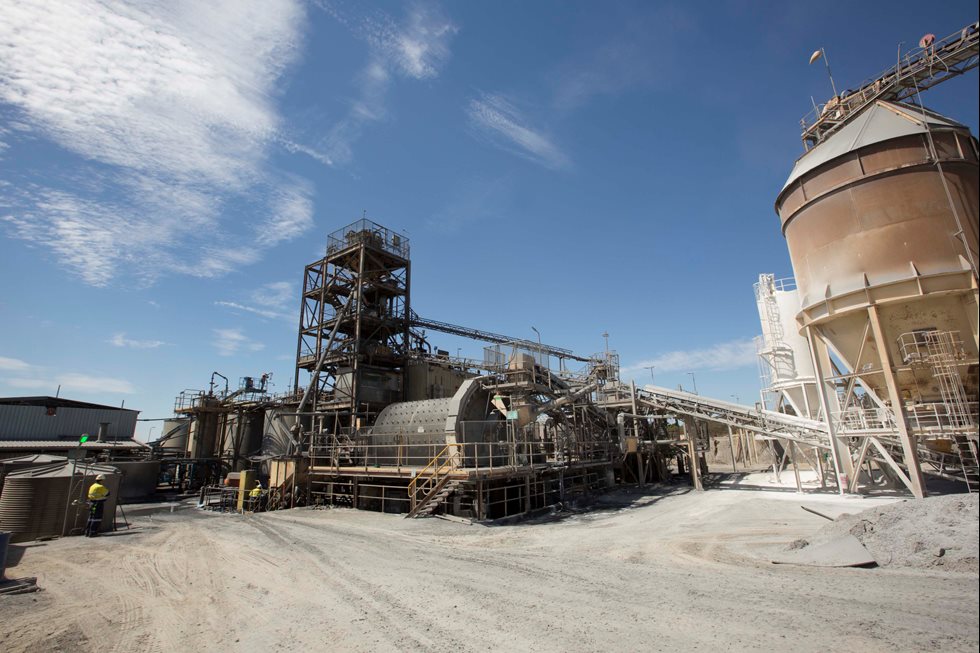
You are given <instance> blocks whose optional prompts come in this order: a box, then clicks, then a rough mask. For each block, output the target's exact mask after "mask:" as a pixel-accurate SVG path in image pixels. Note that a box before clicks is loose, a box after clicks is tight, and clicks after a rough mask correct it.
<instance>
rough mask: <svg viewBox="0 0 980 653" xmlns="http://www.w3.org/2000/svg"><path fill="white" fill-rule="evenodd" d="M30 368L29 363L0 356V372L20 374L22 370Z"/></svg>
mask: <svg viewBox="0 0 980 653" xmlns="http://www.w3.org/2000/svg"><path fill="white" fill-rule="evenodd" d="M30 368H31V366H30V364H29V363H25V362H24V361H22V360H20V359H18V358H7V357H5V356H0V370H5V371H7V372H22V371H24V370H29V369H30Z"/></svg>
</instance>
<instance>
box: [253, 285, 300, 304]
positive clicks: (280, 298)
mask: <svg viewBox="0 0 980 653" xmlns="http://www.w3.org/2000/svg"><path fill="white" fill-rule="evenodd" d="M298 295H299V291H298V290H296V289H295V288H294V286H293V284H291V283H290V282H288V281H273V282H271V283H266V284H263V285H261V286H259V287H258V288H256V289H255V291H254V292H253V293H252V301H254V302H256V303H257V304H261V305H262V306H269V307H271V308H280V309H281V308H286V307H287V306H291V305H292V304H294V303H295V302H296V300H297V299H298Z"/></svg>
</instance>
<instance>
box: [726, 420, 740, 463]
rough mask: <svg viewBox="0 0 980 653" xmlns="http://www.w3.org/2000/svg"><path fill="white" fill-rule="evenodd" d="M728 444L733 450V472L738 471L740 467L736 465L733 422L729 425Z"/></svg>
mask: <svg viewBox="0 0 980 653" xmlns="http://www.w3.org/2000/svg"><path fill="white" fill-rule="evenodd" d="M728 446H729V447H731V450H732V473H733V474H734V473H735V472H737V471H738V468H737V467H736V466H735V437H734V436H733V435H732V425H731V424H729V425H728Z"/></svg>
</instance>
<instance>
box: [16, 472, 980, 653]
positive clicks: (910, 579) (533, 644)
mask: <svg viewBox="0 0 980 653" xmlns="http://www.w3.org/2000/svg"><path fill="white" fill-rule="evenodd" d="M888 502H889V500H882V499H863V500H862V499H841V498H837V497H834V496H830V495H820V496H813V495H806V496H801V495H798V494H795V493H793V492H781V491H778V490H776V491H773V492H760V491H757V490H753V489H750V488H747V489H738V490H733V489H726V490H712V491H708V492H705V493H694V492H689V491H688V490H687V488H682V487H674V488H666V489H659V490H650V491H647V492H645V493H641V492H623V491H620V492H617V493H614V494H611V495H608V496H606V497H605V498H604V499H603V503H604V504H605V509H604V510H600V511H596V512H590V513H583V514H577V515H574V516H571V517H567V518H563V519H550V520H549V519H541V520H538V523H533V524H521V525H514V526H495V527H486V526H479V525H471V526H468V525H464V524H458V523H452V522H447V521H443V520H437V519H426V520H406V519H402V518H400V517H397V516H392V515H382V514H377V513H367V512H357V511H351V510H339V509H338V510H324V511H313V510H305V509H301V510H295V511H284V512H279V513H269V514H262V515H258V516H247V517H241V516H229V515H217V514H202V513H198V512H196V511H191V512H185V513H175V514H172V515H171V514H167V515H157V516H153V517H152V518H150V517H143V518H140V519H139V520H138V521H137V524H138V525H137V527H136V528H135V529H134V530H132V531H129V532H122V533H120V534H117V535H114V536H107V537H103V538H101V539H98V540H87V539H85V538H67V539H62V540H58V541H53V542H47V543H40V544H36V545H34V546H32V547H30V548H28V549H26V551H25V552H24V553H23V556H22V557H21V559H20V560H19V563H18V565H17V566H16V567H14V568H13V569H11V570H10V571H9V572H8V575H11V576H28V575H30V576H37V577H38V582H39V584H40V585H41V586H42V587H43V588H44V590H45V591H43V592H40V593H37V594H32V595H24V596H16V597H6V598H0V650H3V651H11V652H12V651H57V650H63V651H99V652H100V653H102V652H108V651H126V652H127V653H132V652H133V651H166V652H167V653H171V652H175V651H188V650H194V651H263V650H269V651H321V650H335V651H378V650H381V651H394V650H452V651H476V650H507V651H526V650H535V651H599V650H627V651H629V650H644V651H691V650H710V651H714V650H735V651H739V650H766V651H773V650H776V651H779V650H795V651H821V652H825V651H846V650H860V651H862V652H865V653H868V652H872V651H899V650H901V651H910V650H950V651H973V652H975V651H976V650H977V646H978V639H980V636H978V629H977V620H978V585H977V575H976V574H964V573H949V572H945V573H943V572H936V571H929V570H918V569H901V570H896V569H891V568H888V569H813V568H805V567H791V566H775V565H772V564H770V563H769V562H768V559H769V555H770V554H771V553H773V552H774V551H777V550H781V549H783V548H784V547H785V546H786V544H787V543H789V542H791V541H793V540H795V539H797V538H801V537H807V536H810V535H812V534H814V533H816V532H817V531H818V530H819V529H820V528H821V527H822V526H824V525H825V524H826V523H827V522H826V521H825V520H823V519H821V518H820V517H817V516H815V515H813V514H810V513H808V512H805V511H803V510H801V509H800V505H801V504H806V505H808V506H811V507H815V508H817V509H820V510H823V511H824V512H828V513H831V514H834V515H837V514H841V513H845V512H849V513H855V512H858V511H859V510H862V509H864V508H871V507H875V506H880V505H884V504H886V503H888Z"/></svg>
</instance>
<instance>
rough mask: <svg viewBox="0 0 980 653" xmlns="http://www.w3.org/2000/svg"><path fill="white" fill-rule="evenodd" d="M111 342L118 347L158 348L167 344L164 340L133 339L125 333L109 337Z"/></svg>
mask: <svg viewBox="0 0 980 653" xmlns="http://www.w3.org/2000/svg"><path fill="white" fill-rule="evenodd" d="M109 343H110V344H112V345H114V346H116V347H126V348H128V349H157V348H158V347H162V346H163V345H165V344H167V343H166V342H164V341H163V340H133V339H130V338H127V337H126V334H125V333H117V334H115V335H114V336H112V337H111V338H109Z"/></svg>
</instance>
